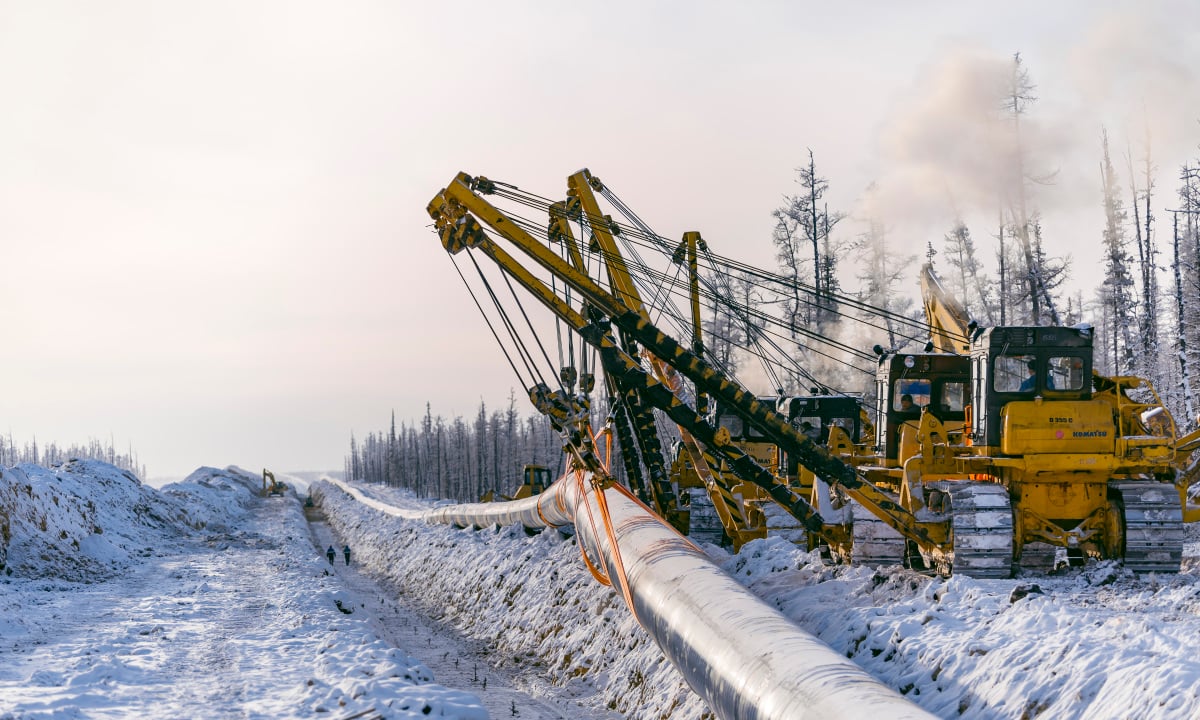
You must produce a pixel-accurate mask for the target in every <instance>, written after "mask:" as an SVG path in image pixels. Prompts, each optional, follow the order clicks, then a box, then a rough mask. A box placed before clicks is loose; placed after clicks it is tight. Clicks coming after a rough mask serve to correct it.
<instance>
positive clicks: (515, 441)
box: [345, 395, 563, 502]
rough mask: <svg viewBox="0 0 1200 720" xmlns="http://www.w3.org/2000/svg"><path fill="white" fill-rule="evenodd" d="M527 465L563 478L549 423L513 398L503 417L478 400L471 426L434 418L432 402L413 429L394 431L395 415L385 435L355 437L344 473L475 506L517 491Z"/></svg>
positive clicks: (402, 427) (558, 448)
mask: <svg viewBox="0 0 1200 720" xmlns="http://www.w3.org/2000/svg"><path fill="white" fill-rule="evenodd" d="M527 464H532V465H543V466H545V467H547V468H549V469H550V471H551V472H552V473H557V472H558V471H561V469H562V465H563V452H562V444H561V442H560V441H559V438H558V434H557V433H556V432H555V431H554V430H553V429H552V428H551V427H550V423H549V422H548V421H547V420H546V418H545V417H543V416H541V415H539V414H532V415H528V414H526V415H522V414H521V413H519V412H518V411H517V400H516V396H515V395H511V396H510V398H509V403H508V407H507V408H505V409H503V410H493V411H491V412H489V411H488V408H487V405H486V403H484V402H483V401H480V403H479V410H478V411H477V412H476V414H475V417H474V419H472V420H471V421H469V422H468V421H467V420H464V419H463V418H462V416H456V417H453V418H447V417H445V416H443V415H440V414H439V415H435V414H434V412H433V406H432V404H431V403H426V405H425V416H424V417H422V418H421V419H420V420H418V421H416V422H413V423H408V422H401V423H400V425H399V426H397V424H396V414H395V412H393V413H392V421H391V425H390V427H389V428H388V430H387V431H386V432H372V433H368V434H367V436H366V437H365V438H362V439H358V438H355V437H354V436H353V435H351V437H350V454H349V455H348V456H347V457H346V463H345V472H346V477H347V478H349V479H351V480H362V481H366V482H374V483H381V484H384V485H390V486H394V487H404V488H408V489H410V490H412V491H413V492H415V493H416V494H417V495H419V496H421V497H438V498H453V499H455V500H459V501H463V502H475V501H478V500H479V499H480V498H481V497H482V496H483V495H484V494H485V493H487V492H488V491H493V492H495V493H497V494H500V495H510V494H512V493H513V492H515V491H516V489H517V487H519V486H520V484H521V482H522V469H523V468H524V466H525V465H527ZM556 476H557V474H556Z"/></svg>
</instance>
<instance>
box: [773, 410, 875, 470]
mask: <svg viewBox="0 0 1200 720" xmlns="http://www.w3.org/2000/svg"><path fill="white" fill-rule="evenodd" d="M776 411H777V412H778V413H779V414H780V415H781V416H782V417H783V418H784V419H785V420H787V421H788V422H789V423H791V425H792V427H794V428H796V429H797V430H799V431H800V434H802V435H804V436H806V437H807V438H808V439H809V440H812V441H813V442H815V443H817V444H818V445H828V444H829V432H830V430H832V429H833V428H834V427H838V428H841V429H842V430H843V431H845V433H846V435H848V436H849V437H850V442H851V443H853V444H858V442H859V441H860V438H861V436H862V431H863V427H862V399H861V398H859V397H855V396H852V395H807V396H798V397H781V398H778V404H777V405H776ZM781 465H782V466H783V467H785V468H787V475H788V476H789V477H794V476H795V475H796V472H797V468H798V465H799V461H798V460H796V459H793V458H790V457H787V454H786V453H784V459H783V462H782V463H781Z"/></svg>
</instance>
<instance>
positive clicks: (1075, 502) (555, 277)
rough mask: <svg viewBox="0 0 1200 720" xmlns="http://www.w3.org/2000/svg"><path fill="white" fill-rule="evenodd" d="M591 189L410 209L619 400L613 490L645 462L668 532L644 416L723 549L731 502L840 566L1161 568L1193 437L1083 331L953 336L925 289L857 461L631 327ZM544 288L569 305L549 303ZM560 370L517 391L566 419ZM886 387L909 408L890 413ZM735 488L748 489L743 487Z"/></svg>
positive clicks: (732, 515)
mask: <svg viewBox="0 0 1200 720" xmlns="http://www.w3.org/2000/svg"><path fill="white" fill-rule="evenodd" d="M593 191H595V192H597V193H600V192H603V191H604V186H603V183H601V182H600V181H599V180H598V179H597V178H596V177H594V176H593V175H591V173H590V172H588V171H586V170H583V171H580V172H579V173H576V174H575V175H572V176H571V178H570V180H569V182H568V193H567V198H566V200H564V201H561V202H556V203H549V202H548V201H543V200H542V199H541V198H539V197H537V196H534V195H531V194H527V193H523V192H522V191H520V190H519V189H518V188H515V187H513V186H510V185H502V184H500V183H496V182H494V181H491V180H488V179H486V178H482V177H472V176H469V175H466V174H459V175H458V176H457V177H455V178H454V179H453V180H452V181H451V182H450V183H449V184H448V185H447V186H446V187H445V188H444V189H443V190H441V191H440V192H439V193H438V194H437V195H436V196H435V197H434V199H433V200H432V201H431V202H430V204H429V207H428V211H429V214H430V216H431V217H432V218H433V220H434V225H435V228H436V229H437V232H438V234H439V236H440V238H441V240H442V244H443V246H444V247H445V248H446V250H447V251H448V252H450V253H451V254H456V253H460V252H464V251H470V252H472V253H476V254H480V255H484V256H486V258H487V259H488V260H490V261H492V262H494V263H495V265H496V266H497V267H499V269H500V270H501V271H502V272H503V273H505V275H506V276H507V277H508V278H509V279H511V280H512V281H514V282H515V283H516V284H517V285H519V286H521V287H523V288H524V289H525V290H526V291H527V292H528V293H529V294H530V295H532V296H533V297H534V298H535V299H536V300H538V301H539V302H541V303H542V304H543V305H545V306H546V307H547V308H549V309H550V310H551V311H552V312H553V313H554V315H556V316H557V318H558V319H559V320H560V321H561V322H564V323H565V324H566V326H567V327H568V328H569V329H570V330H572V331H574V332H575V333H577V334H578V335H579V336H580V337H581V338H583V340H584V341H586V342H587V343H588V344H590V345H592V346H593V347H594V348H596V351H597V353H598V355H599V358H600V361H601V364H602V366H603V369H604V373H605V383H606V386H607V387H608V388H609V392H610V396H611V397H614V398H617V399H618V401H620V402H624V403H625V409H624V410H623V411H622V412H623V413H624V417H623V419H621V417H620V413H618V421H617V428H616V434H617V436H618V438H619V440H620V442H621V449H622V453H621V454H622V456H623V458H624V459H625V461H626V462H627V463H628V464H627V469H628V470H629V471H630V472H629V473H628V474H629V475H630V478H631V481H630V484H631V486H633V485H634V478H636V477H638V476H639V474H640V473H641V469H642V467H645V468H648V469H649V473H648V475H645V477H646V482H645V483H644V484H643V485H641V486H640V488H639V487H634V488H633V489H634V490H635V492H640V493H641V494H642V496H643V497H645V498H646V499H647V500H648V501H649V503H648V504H650V505H651V506H652V507H653V508H654V509H655V510H656V511H658V512H659V513H660V514H662V515H663V517H664V518H666V519H668V520H670V521H671V522H672V523H673V524H675V525H676V527H679V528H680V529H686V528H687V527H688V525H689V524H690V523H689V518H688V514H689V512H688V511H689V509H690V508H689V507H688V506H687V505H686V504H685V503H682V502H679V501H678V498H679V490H678V488H677V486H676V484H674V483H672V482H671V480H672V478H671V477H670V475H669V474H668V472H667V470H666V468H665V463H664V461H663V457H662V450H663V448H662V447H661V444H660V443H659V440H658V437H657V434H656V432H655V430H654V416H653V414H652V413H651V411H652V410H658V411H661V412H662V413H663V414H665V415H666V416H667V417H668V418H670V419H671V420H672V421H673V422H675V423H676V424H678V426H679V427H680V430H681V432H682V434H683V436H684V444H685V446H686V449H687V452H686V455H687V458H688V471H689V472H692V471H694V474H695V476H696V477H697V478H698V479H696V480H693V484H703V485H704V486H705V488H706V489H707V490H709V495H710V496H711V498H712V502H713V505H714V506H721V505H722V504H723V508H720V507H718V514H720V515H721V520H722V524H723V526H724V527H725V528H726V531H727V533H729V534H730V535H731V539H733V540H734V541H735V542H737V541H739V540H744V539H748V538H749V537H751V536H752V535H753V533H756V532H758V529H759V527H760V525H761V523H760V518H756V517H755V516H754V513H753V509H754V503H753V502H750V503H747V501H748V500H750V501H758V500H759V499H767V498H769V499H770V501H773V502H775V503H777V504H778V505H780V506H781V507H782V508H784V510H786V512H787V513H789V514H790V515H792V516H793V517H794V518H795V520H796V525H797V526H798V527H800V528H803V529H804V531H806V532H808V533H810V544H814V543H816V542H820V543H826V544H828V545H829V547H830V548H831V549H833V550H835V551H836V553H835V554H839V555H844V556H849V557H850V559H851V560H853V561H856V562H897V563H899V562H908V563H911V564H914V565H916V564H920V563H922V562H924V563H925V564H927V565H932V566H934V567H936V568H938V569H939V570H942V571H950V570H951V569H953V571H954V572H965V573H966V574H970V575H976V576H982V577H1007V576H1009V575H1010V574H1011V573H1012V571H1013V569H1014V566H1015V563H1019V564H1020V565H1023V566H1032V567H1044V566H1046V565H1047V564H1048V563H1049V562H1051V561H1052V560H1053V554H1054V552H1056V551H1057V549H1058V548H1066V551H1067V554H1068V556H1069V557H1071V558H1072V559H1080V560H1081V559H1082V558H1084V557H1085V556H1088V555H1091V556H1096V557H1107V558H1125V560H1126V562H1127V564H1128V565H1129V566H1130V567H1132V568H1134V569H1135V570H1139V571H1149V570H1157V571H1177V570H1178V569H1179V565H1180V556H1181V550H1182V522H1183V520H1184V511H1185V507H1184V505H1183V503H1182V501H1181V494H1182V492H1183V491H1184V490H1185V488H1184V487H1183V486H1181V485H1180V484H1179V483H1180V482H1182V481H1181V480H1180V478H1181V477H1185V476H1186V475H1187V473H1181V472H1180V470H1181V468H1182V467H1183V464H1184V463H1186V462H1187V461H1188V457H1189V456H1190V454H1191V452H1193V451H1194V450H1195V449H1196V446H1197V444H1200V441H1198V440H1197V438H1196V435H1197V433H1193V434H1192V435H1190V436H1187V437H1185V438H1178V437H1177V435H1176V431H1175V427H1174V423H1173V421H1171V420H1170V417H1169V415H1166V417H1165V418H1163V415H1164V414H1165V409H1163V408H1162V404H1161V402H1159V401H1158V398H1157V396H1156V395H1154V393H1153V388H1149V387H1148V384H1145V383H1143V382H1142V381H1136V379H1132V378H1094V377H1093V374H1092V337H1091V333H1090V331H1088V330H1087V329H1083V328H1031V327H1003V328H990V329H979V328H973V327H963V321H964V320H965V317H966V315H965V312H961V308H958V311H956V310H955V309H953V308H948V307H947V306H948V303H947V301H946V298H945V296H944V293H943V294H942V296H941V297H938V296H933V297H931V298H927V308H928V311H929V312H930V313H931V317H932V318H936V321H937V325H936V326H937V327H938V328H939V331H938V332H939V334H940V337H941V338H942V339H941V340H938V341H937V342H935V343H934V344H933V346H931V347H930V348H929V350H933V349H934V347H937V348H938V349H940V350H942V352H929V351H927V352H925V353H914V354H887V353H881V357H880V363H879V370H878V375H877V398H876V399H877V405H878V412H879V417H878V418H877V422H876V423H875V433H876V434H875V438H876V446H875V447H874V448H873V451H872V452H867V453H863V452H861V450H862V448H855V447H854V446H853V445H852V444H851V443H850V442H849V441H841V440H838V441H837V442H834V441H832V440H831V441H830V442H831V443H833V445H835V446H836V452H830V451H829V450H828V449H827V448H826V447H824V446H822V445H818V444H816V443H814V442H813V440H812V439H811V438H809V437H807V436H805V435H804V434H803V433H801V432H800V430H799V428H797V427H796V426H794V425H793V424H792V423H791V422H789V420H790V419H791V418H790V415H788V414H786V413H785V414H780V413H779V412H778V408H777V407H776V406H775V404H774V403H771V402H764V401H763V399H762V398H756V397H755V396H754V395H753V394H752V393H750V392H749V391H747V390H746V389H745V388H744V387H742V386H741V385H739V384H738V383H737V382H735V381H734V380H733V379H732V378H730V377H728V376H726V375H724V374H723V373H721V372H720V371H719V370H717V369H716V368H715V367H713V366H712V365H710V364H709V363H708V362H706V361H705V359H704V358H703V357H702V356H701V354H700V353H699V352H697V351H696V350H697V347H696V346H695V345H694V344H692V343H686V344H685V343H682V342H680V341H677V340H675V339H674V338H672V337H670V336H669V335H667V334H666V333H664V332H663V331H662V330H660V329H659V328H658V327H656V326H655V325H654V324H653V323H652V322H651V321H650V319H649V313H648V312H647V311H646V309H645V308H644V307H643V305H642V301H641V299H640V298H639V297H638V295H637V292H636V289H635V288H634V286H633V283H632V282H631V281H630V279H629V268H627V267H626V266H625V264H624V262H623V261H622V260H621V256H620V253H619V251H618V250H617V248H616V245H615V243H613V236H614V235H616V234H618V233H619V232H621V228H620V227H619V226H618V225H617V223H615V222H614V221H613V220H612V218H610V217H608V216H607V215H603V214H601V212H600V210H599V208H598V205H596V202H595V197H593ZM488 195H499V196H501V197H503V198H507V199H509V200H513V201H516V202H521V203H523V204H524V205H526V206H536V205H537V204H539V203H543V202H545V205H544V207H545V209H546V210H547V212H548V214H549V219H550V221H549V230H548V231H547V233H546V237H543V238H541V239H539V238H537V237H535V236H534V235H533V234H531V231H530V230H527V229H526V228H530V227H536V226H535V225H532V224H531V223H529V222H528V221H523V220H520V219H519V218H514V217H511V216H509V215H507V214H506V213H505V212H504V211H502V210H500V209H499V208H498V207H496V206H495V205H493V204H492V203H491V202H489V200H488V199H486V198H485V196H488ZM610 200H611V198H610ZM573 222H574V223H578V224H579V225H581V226H584V225H586V230H585V232H588V233H589V234H590V238H589V239H590V242H589V243H586V244H585V243H578V242H576V240H575V236H574V234H573V233H572V232H571V230H570V225H571V223H573ZM499 240H505V241H507V242H508V243H509V245H510V246H511V247H514V248H515V249H516V251H517V252H516V253H515V254H513V253H509V252H508V251H507V250H506V249H505V248H504V247H502V246H501V245H500V243H499ZM685 240H686V239H685ZM585 252H587V253H591V255H590V256H589V261H590V260H591V259H597V258H598V259H599V260H600V261H601V262H602V263H604V265H605V267H606V268H607V273H608V276H607V277H606V278H605V280H607V283H605V282H602V281H597V280H595V279H593V278H592V277H591V276H590V275H589V274H588V272H587V271H586V267H587V266H588V263H587V262H585V259H584V253H585ZM522 258H523V259H522ZM560 285H561V287H564V288H565V287H569V288H570V289H571V291H572V293H573V294H575V298H576V300H577V301H579V303H580V304H579V305H578V306H574V305H572V302H571V300H570V299H569V298H564V297H562V296H560V295H559V292H560V291H559V290H557V289H556V287H558V286H560ZM931 287H932V286H931ZM938 287H939V288H940V286H938ZM927 294H928V293H927ZM933 324H934V322H933V321H932V320H931V325H933ZM937 337H938V336H937V335H935V339H937ZM689 345H690V346H691V347H689ZM568 370H570V372H568ZM561 377H562V378H563V381H564V383H563V386H562V389H560V390H557V391H555V390H551V389H550V388H549V387H547V386H545V385H544V384H537V385H535V386H534V387H531V388H529V390H530V398H531V400H532V401H533V402H534V404H535V406H537V407H538V408H539V409H540V410H542V411H543V412H546V413H547V414H548V415H550V417H551V419H552V422H557V426H559V427H567V426H568V425H569V424H570V423H569V422H566V421H568V420H570V418H572V417H574V416H576V415H578V414H579V413H580V412H585V411H586V410H585V408H586V404H587V398H586V394H587V393H588V392H590V387H589V388H588V389H583V386H584V383H582V382H581V384H580V389H581V391H582V392H583V393H584V394H583V395H576V394H575V392H576V391H575V379H576V376H575V373H574V369H573V368H563V370H562V373H561ZM681 377H682V378H686V379H687V380H689V381H690V382H691V383H692V384H693V386H694V388H695V391H696V394H697V395H698V396H707V397H711V398H712V399H713V401H714V402H715V403H716V404H717V406H718V407H719V408H721V412H723V413H724V412H728V413H731V414H732V415H736V417H737V418H738V419H739V420H740V422H741V424H742V428H743V429H742V432H741V434H740V437H742V438H744V439H747V440H753V441H755V442H758V441H760V440H761V442H764V443H769V444H770V445H773V446H775V447H776V448H778V450H779V451H780V452H781V453H782V457H783V458H786V462H779V460H778V459H776V460H775V461H767V460H766V458H765V457H759V458H758V459H759V460H763V461H764V462H757V461H756V460H755V458H754V457H753V456H752V454H751V453H749V452H747V451H746V450H744V449H742V448H740V447H739V446H738V444H737V443H736V442H733V436H734V434H733V433H731V432H730V429H729V427H721V426H719V424H714V422H715V421H714V420H713V419H712V418H710V417H708V416H706V414H704V413H701V412H698V407H697V406H699V405H700V404H701V403H700V401H699V399H698V398H693V399H687V398H685V397H684V393H682V392H681V387H680V378H681ZM904 395H912V396H913V399H914V400H916V401H917V402H916V403H915V404H916V405H918V407H915V408H914V409H906V408H905V407H904V403H903V402H902V400H903V399H904V398H903V396H904ZM556 419H557V421H556ZM831 435H837V433H832V434H831ZM583 440H584V441H586V438H584V439H583ZM571 442H573V443H575V444H578V443H579V442H580V438H572V439H571ZM585 444H586V442H585ZM754 454H758V455H760V456H761V455H762V453H757V452H755V453H754ZM776 457H777V458H778V457H779V456H776ZM630 458H634V460H632V461H631V460H630ZM793 463H794V464H795V467H796V468H797V473H796V474H797V477H799V475H800V474H801V471H802V472H803V473H807V475H805V477H806V478H811V480H810V481H808V482H792V481H791V480H790V477H789V476H790V474H791V473H789V472H788V470H790V469H791V467H792V464H793ZM764 464H765V465H767V467H764ZM772 465H773V467H772ZM784 468H787V469H784ZM679 477H680V475H679V473H677V474H676V477H675V479H676V480H678V479H679ZM735 479H736V480H735ZM750 486H754V490H753V491H752V492H751V491H748V490H745V488H749V487H750ZM750 494H753V495H754V496H755V497H754V498H750V497H748V496H749V495H750ZM814 506H816V508H818V509H819V510H820V512H818V511H817V509H814ZM722 509H723V510H724V512H721V510H722ZM739 513H740V515H739ZM1188 519H1191V511H1190V509H1189V510H1188ZM848 528H852V531H851V532H847V529H848ZM730 531H734V532H730ZM735 532H742V533H743V534H742V536H741V537H740V538H739V537H736V536H735Z"/></svg>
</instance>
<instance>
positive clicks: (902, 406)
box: [892, 380, 930, 412]
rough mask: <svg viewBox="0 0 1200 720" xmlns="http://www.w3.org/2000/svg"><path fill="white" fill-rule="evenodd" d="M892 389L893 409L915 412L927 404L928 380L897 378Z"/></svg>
mask: <svg viewBox="0 0 1200 720" xmlns="http://www.w3.org/2000/svg"><path fill="white" fill-rule="evenodd" d="M892 389H893V392H892V409H893V410H900V411H913V412H916V411H919V410H920V409H921V408H922V407H923V406H925V405H928V404H929V391H930V387H929V381H928V380H897V381H896V382H895V384H893V385H892ZM906 406H907V407H906Z"/></svg>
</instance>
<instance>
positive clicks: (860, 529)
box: [850, 501, 908, 565]
mask: <svg viewBox="0 0 1200 720" xmlns="http://www.w3.org/2000/svg"><path fill="white" fill-rule="evenodd" d="M850 507H851V512H852V513H853V516H854V531H853V537H854V546H853V547H852V548H851V551H850V562H851V563H852V564H854V565H902V564H904V558H905V554H906V551H907V547H908V544H907V543H906V542H905V540H904V536H903V535H901V534H900V533H899V532H897V531H896V530H895V529H893V528H892V527H891V526H890V525H888V524H887V523H885V522H884V521H882V520H880V519H879V518H877V517H876V516H875V515H874V514H872V513H871V511H870V510H867V509H866V508H865V507H863V506H862V505H859V504H858V503H857V502H854V501H851V504H850Z"/></svg>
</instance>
